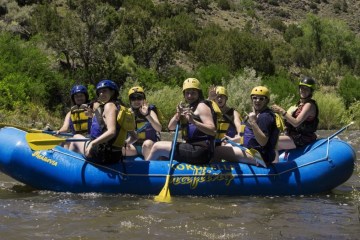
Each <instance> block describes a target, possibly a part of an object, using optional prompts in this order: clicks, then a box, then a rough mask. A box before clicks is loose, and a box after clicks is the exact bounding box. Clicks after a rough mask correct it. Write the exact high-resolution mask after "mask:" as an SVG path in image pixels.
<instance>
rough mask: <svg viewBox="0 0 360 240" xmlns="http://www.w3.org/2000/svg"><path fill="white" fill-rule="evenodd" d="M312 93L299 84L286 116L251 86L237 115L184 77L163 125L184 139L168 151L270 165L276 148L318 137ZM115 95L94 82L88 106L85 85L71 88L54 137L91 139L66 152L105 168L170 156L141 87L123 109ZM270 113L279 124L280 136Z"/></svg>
mask: <svg viewBox="0 0 360 240" xmlns="http://www.w3.org/2000/svg"><path fill="white" fill-rule="evenodd" d="M314 89H315V81H314V79H312V78H310V77H304V78H303V79H301V81H300V82H299V95H300V100H299V102H298V103H297V105H296V108H295V110H294V111H291V112H289V111H286V110H285V109H283V108H282V107H280V106H278V105H272V106H269V102H270V91H269V89H268V88H266V87H265V86H257V87H255V88H253V89H252V91H251V93H250V98H251V100H252V109H253V110H252V112H250V113H248V114H246V116H245V117H241V116H240V114H239V112H238V111H236V110H235V109H233V108H231V107H229V106H227V100H228V94H227V91H226V88H225V87H223V86H218V87H214V86H211V87H210V89H209V93H208V95H209V97H208V99H205V97H204V95H203V92H202V90H201V85H200V82H199V80H197V79H196V78H188V79H186V80H185V81H184V83H183V87H182V92H183V96H184V100H183V101H182V102H181V103H179V104H178V106H176V111H174V112H175V113H174V115H173V117H172V118H171V119H170V121H169V123H168V126H167V128H168V130H169V131H174V130H175V129H176V128H177V127H178V128H179V129H180V132H181V135H182V141H181V142H176V144H175V147H174V149H173V154H172V156H173V159H175V160H177V161H179V162H186V163H191V164H206V163H209V162H210V161H211V162H219V161H223V160H225V161H231V162H244V163H248V164H253V165H257V164H258V162H257V161H256V159H257V158H258V156H260V157H261V158H262V160H263V161H264V162H265V164H266V165H269V164H272V163H275V162H277V161H278V151H279V150H286V149H293V148H297V147H302V146H305V145H307V144H309V143H311V142H312V141H314V140H316V138H317V136H316V133H315V132H316V130H317V126H318V122H319V120H318V114H319V110H318V107H317V104H316V102H315V101H314V100H313V99H312V96H313V92H314ZM118 96H119V88H118V86H117V85H116V83H114V82H113V81H111V80H102V81H100V82H99V83H98V84H97V86H96V99H95V100H94V101H93V102H90V101H89V95H88V92H87V89H86V88H85V87H84V86H82V85H76V86H74V87H73V88H72V90H71V100H72V102H73V105H74V106H73V107H72V108H71V110H70V112H69V113H68V114H67V115H66V117H65V121H64V124H63V126H62V127H61V128H60V129H59V130H58V133H61V132H67V131H71V132H72V133H74V134H75V135H74V138H84V136H88V137H89V138H90V139H91V140H90V141H86V142H81V141H74V142H71V143H70V144H69V145H67V146H64V147H66V148H69V150H72V151H76V152H79V153H81V154H83V155H84V156H85V157H86V158H87V159H89V160H90V161H96V162H100V163H104V164H106V163H113V162H117V161H120V159H121V158H122V156H137V155H141V156H143V159H144V160H166V159H169V158H170V153H171V151H172V142H171V141H161V139H160V131H161V129H162V125H161V122H160V120H159V115H158V114H159V113H158V110H157V108H156V106H154V105H151V104H149V103H148V102H147V101H146V95H145V92H144V89H143V88H142V87H140V86H135V87H132V88H131V89H130V90H129V92H128V97H129V103H130V107H129V108H125V107H124V106H123V104H121V102H120V101H119V100H118ZM124 114H128V115H129V116H132V117H129V118H127V119H126V120H123V117H121V119H122V120H120V117H119V115H124ZM275 114H279V115H281V117H282V118H283V119H284V120H285V125H286V131H285V132H284V133H283V134H280V131H279V129H278V127H277V124H276V116H275ZM125 126H126V127H125ZM124 129H125V130H124ZM233 143H236V144H233ZM245 150H246V151H245ZM248 150H249V151H248Z"/></svg>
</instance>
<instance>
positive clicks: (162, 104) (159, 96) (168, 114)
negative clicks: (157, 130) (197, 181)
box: [146, 86, 184, 130]
mask: <svg viewBox="0 0 360 240" xmlns="http://www.w3.org/2000/svg"><path fill="white" fill-rule="evenodd" d="M146 99H147V101H148V102H149V103H150V104H154V105H155V106H156V107H157V108H158V109H159V110H160V111H161V113H162V115H163V116H164V120H163V121H162V128H163V130H166V129H167V124H168V123H169V120H170V119H171V118H172V117H173V116H174V114H175V112H176V106H177V105H178V104H179V103H180V101H184V96H183V93H182V90H181V87H169V86H165V87H163V88H162V89H159V90H154V91H147V92H146Z"/></svg>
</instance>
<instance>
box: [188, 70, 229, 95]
mask: <svg viewBox="0 0 360 240" xmlns="http://www.w3.org/2000/svg"><path fill="white" fill-rule="evenodd" d="M195 77H196V78H197V79H199V81H200V82H201V88H202V90H203V92H204V93H207V90H208V88H209V86H210V85H220V84H221V83H222V82H224V81H225V80H226V79H229V78H230V73H229V71H228V70H227V69H226V67H225V66H223V65H216V64H211V65H208V66H203V67H200V68H199V69H198V70H197V71H196V73H195Z"/></svg>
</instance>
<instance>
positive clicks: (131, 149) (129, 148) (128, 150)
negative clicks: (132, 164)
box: [122, 144, 138, 156]
mask: <svg viewBox="0 0 360 240" xmlns="http://www.w3.org/2000/svg"><path fill="white" fill-rule="evenodd" d="M122 152H123V156H136V155H138V153H137V150H136V148H135V146H134V145H133V144H126V145H125V147H123V148H122Z"/></svg>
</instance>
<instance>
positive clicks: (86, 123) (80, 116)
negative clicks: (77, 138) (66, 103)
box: [69, 104, 92, 134]
mask: <svg viewBox="0 0 360 240" xmlns="http://www.w3.org/2000/svg"><path fill="white" fill-rule="evenodd" d="M87 107H88V105H87V104H82V105H80V106H79V105H74V106H72V107H71V110H70V122H69V127H70V131H71V132H72V133H73V134H89V133H90V128H91V121H92V119H91V118H90V117H88V116H86V108H87Z"/></svg>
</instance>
